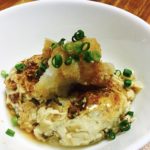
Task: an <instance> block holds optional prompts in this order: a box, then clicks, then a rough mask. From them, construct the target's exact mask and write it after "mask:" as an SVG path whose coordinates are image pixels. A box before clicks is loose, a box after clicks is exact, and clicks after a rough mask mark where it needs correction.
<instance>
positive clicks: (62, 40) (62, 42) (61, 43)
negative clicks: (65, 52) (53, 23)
mask: <svg viewBox="0 0 150 150" xmlns="http://www.w3.org/2000/svg"><path fill="white" fill-rule="evenodd" d="M64 42H65V39H64V38H62V39H60V41H59V42H58V45H60V46H61V45H63V44H64Z"/></svg>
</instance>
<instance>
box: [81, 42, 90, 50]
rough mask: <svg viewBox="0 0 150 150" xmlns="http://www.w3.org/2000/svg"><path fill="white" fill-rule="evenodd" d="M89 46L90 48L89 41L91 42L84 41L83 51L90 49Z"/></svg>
mask: <svg viewBox="0 0 150 150" xmlns="http://www.w3.org/2000/svg"><path fill="white" fill-rule="evenodd" d="M89 48H90V43H89V42H84V43H83V44H82V47H81V49H82V51H86V50H88V49H89Z"/></svg>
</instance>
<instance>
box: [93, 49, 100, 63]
mask: <svg viewBox="0 0 150 150" xmlns="http://www.w3.org/2000/svg"><path fill="white" fill-rule="evenodd" d="M92 55H93V60H94V61H95V62H99V61H100V58H101V55H100V53H99V52H98V51H92Z"/></svg>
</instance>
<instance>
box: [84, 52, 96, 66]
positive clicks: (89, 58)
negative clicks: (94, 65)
mask: <svg viewBox="0 0 150 150" xmlns="http://www.w3.org/2000/svg"><path fill="white" fill-rule="evenodd" d="M83 60H84V61H86V62H88V63H89V62H91V61H93V60H94V59H93V54H92V52H91V51H89V50H87V51H85V52H84V53H83Z"/></svg>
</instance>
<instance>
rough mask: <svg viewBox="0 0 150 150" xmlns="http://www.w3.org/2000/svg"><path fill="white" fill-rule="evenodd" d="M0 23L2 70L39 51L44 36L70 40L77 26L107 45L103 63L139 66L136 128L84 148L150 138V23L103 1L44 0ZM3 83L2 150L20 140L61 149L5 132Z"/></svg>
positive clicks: (1, 16) (22, 144)
mask: <svg viewBox="0 0 150 150" xmlns="http://www.w3.org/2000/svg"><path fill="white" fill-rule="evenodd" d="M0 22H1V23H0V52H1V55H0V70H2V69H5V70H8V71H9V70H10V69H11V68H12V67H13V65H15V64H16V62H17V61H20V60H22V59H24V58H27V57H30V56H32V55H34V54H39V53H41V48H42V46H43V42H44V39H45V38H51V39H54V40H59V39H60V38H66V39H67V40H70V39H71V37H72V35H73V34H74V32H75V31H77V30H78V29H82V30H84V31H85V34H86V36H89V37H96V38H97V40H98V41H99V42H100V43H101V47H102V49H103V56H102V59H103V60H104V61H108V62H111V63H113V64H114V65H115V66H116V68H118V69H123V68H125V67H129V68H132V69H133V70H135V72H136V74H137V76H138V79H139V80H141V81H142V82H143V84H144V89H143V91H142V92H141V93H140V94H139V95H138V96H137V98H136V100H135V102H134V103H133V110H134V111H135V114H136V120H135V122H134V123H133V125H132V129H131V130H130V131H129V132H127V133H125V134H121V135H119V136H117V138H116V140H114V141H111V142H108V141H104V142H101V143H98V144H95V145H92V146H89V147H85V149H89V150H90V149H94V150H96V149H100V148H104V149H105V150H106V149H108V150H109V149H115V150H120V149H126V148H129V147H130V148H131V146H132V148H135V147H136V148H137V147H139V146H141V145H142V144H143V143H145V142H146V140H148V139H150V120H149V119H148V114H150V109H149V106H150V101H149V99H150V94H149V89H150V80H149V77H150V68H149V67H148V66H149V64H150V59H149V56H150V51H149V50H150V49H149V48H150V27H149V26H148V25H147V24H146V23H144V21H142V20H141V19H139V18H137V17H135V16H133V15H131V14H129V13H127V12H124V11H122V10H120V9H117V8H114V7H111V6H108V5H104V4H100V3H94V2H90V1H89V2H79V1H78V2H77V1H76V2H75V1H51V2H48V1H46V2H32V3H30V4H25V5H22V6H16V7H14V8H10V9H8V10H5V11H2V12H1V13H0ZM0 83H1V86H0V95H1V104H2V105H0V118H1V120H2V123H1V124H0V129H1V133H0V134H1V135H2V136H1V138H2V139H1V143H2V144H0V145H2V146H3V149H15V148H16V144H17V147H18V148H22V149H32V150H34V149H36V150H37V149H41V147H42V148H43V147H44V148H45V149H49V150H50V149H59V148H58V147H50V146H47V145H44V144H40V143H37V142H33V141H31V140H30V139H28V138H26V137H24V136H22V134H16V136H15V138H13V139H12V138H8V137H6V136H5V130H6V129H7V128H8V127H10V123H9V117H8V115H7V111H6V108H5V104H4V87H5V86H4V84H3V80H2V79H0ZM16 130H17V129H16ZM2 131H3V132H2ZM18 132H19V131H18ZM145 137H146V138H145ZM139 141H142V142H139ZM8 143H9V144H8ZM15 143H16V144H15ZM137 143H138V144H137ZM116 145H117V146H116ZM64 149H66V148H64ZM68 149H69V148H68ZM77 149H80V148H77ZM82 149H84V148H82Z"/></svg>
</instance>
